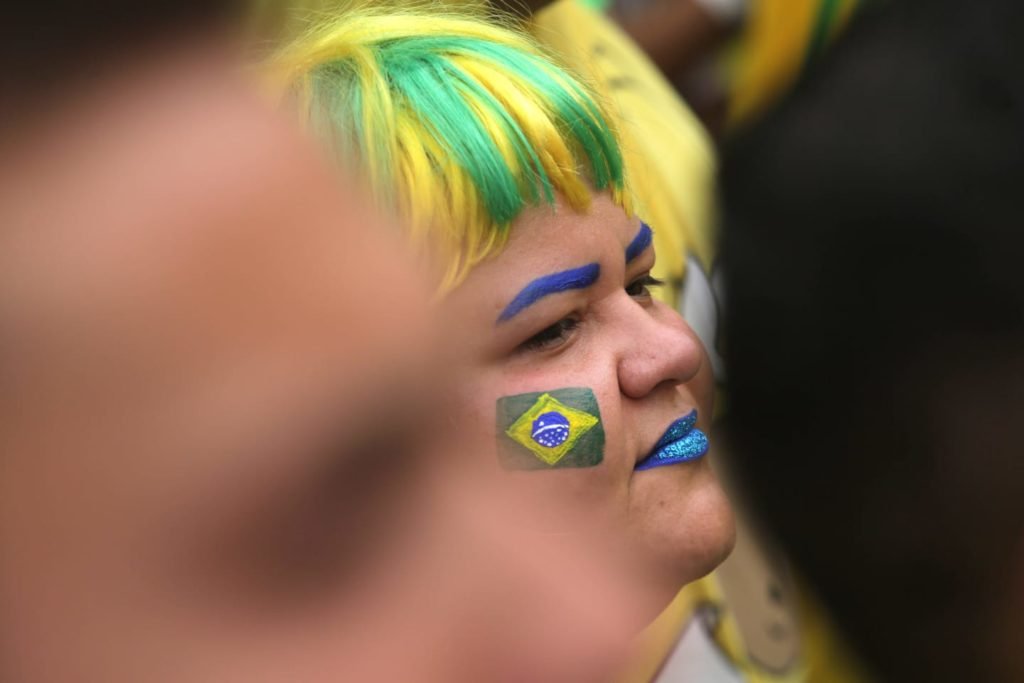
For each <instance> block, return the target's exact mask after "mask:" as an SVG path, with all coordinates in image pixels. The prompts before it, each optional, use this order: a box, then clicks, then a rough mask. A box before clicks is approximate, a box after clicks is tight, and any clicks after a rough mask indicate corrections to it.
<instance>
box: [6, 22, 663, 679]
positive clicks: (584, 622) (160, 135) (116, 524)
mask: <svg viewBox="0 0 1024 683" xmlns="http://www.w3.org/2000/svg"><path fill="white" fill-rule="evenodd" d="M182 45H187V42H186V41H184V40H179V41H177V42H176V46H177V47H176V48H175V49H174V50H171V51H169V52H159V53H153V54H148V55H136V57H135V59H133V60H132V61H131V67H130V68H128V67H126V68H125V69H123V70H119V71H116V72H111V73H104V74H102V76H101V77H99V78H98V79H97V80H96V81H95V82H92V83H89V84H82V85H81V87H80V88H79V89H78V91H77V92H75V93H70V92H69V93H68V94H67V98H66V99H65V101H64V102H63V104H62V108H60V109H59V110H54V111H51V112H49V113H48V114H47V115H46V116H42V117H40V118H39V120H38V121H37V124H36V125H35V126H34V127H33V128H32V129H26V130H24V131H21V132H20V133H21V134H20V135H19V136H18V137H17V139H16V140H14V139H6V140H2V141H0V142H2V143H3V145H4V152H5V154H3V155H2V156H0V158H2V160H3V163H2V165H0V181H2V182H0V225H2V226H3V229H2V231H0V347H2V354H0V358H2V360H0V372H2V374H3V381H2V382H0V414H2V415H3V416H4V417H3V421H2V423H0V680H17V681H27V682H29V683H38V682H42V681H68V680H77V681H104V682H113V683H119V682H121V681H126V682H127V681H133V682H135V681H246V682H247V683H251V682H254V681H282V680H301V681H321V680H324V681H328V680H330V681H336V680H395V681H398V680H401V681H446V682H448V681H480V680H489V681H492V680H497V681H501V680H535V681H563V680H569V681H589V680H599V679H600V678H601V677H602V676H603V672H607V671H609V670H611V669H612V668H613V667H614V666H615V665H616V663H617V661H618V660H617V658H618V657H619V655H621V654H622V643H623V642H624V640H625V637H626V635H627V634H628V633H629V631H630V630H631V629H632V628H634V627H635V625H636V624H637V623H638V621H639V619H640V616H639V615H638V614H636V613H635V612H636V611H637V610H636V608H635V607H634V605H637V604H643V596H641V595H639V594H637V593H636V592H635V591H632V590H630V586H631V584H630V583H628V582H627V581H626V577H625V576H624V575H623V573H622V572H620V571H618V570H617V569H615V566H616V565H615V562H614V561H613V559H612V558H611V557H609V556H608V555H607V554H605V553H603V552H601V551H600V549H599V548H597V547H596V546H593V545H586V544H584V543H582V542H578V540H579V537H578V536H572V537H570V538H564V539H550V538H546V537H544V536H539V535H537V534H535V533H531V532H530V531H529V528H530V526H531V525H530V524H526V525H524V524H522V522H523V520H524V519H526V520H529V519H530V514H529V513H527V512H524V511H523V510H522V505H519V504H517V503H516V501H515V500H514V499H511V498H509V496H510V495H511V492H509V491H506V490H505V489H503V488H501V487H500V486H499V485H497V484H496V483H495V482H492V481H491V480H490V479H488V478H486V477H485V476H482V475H480V474H479V473H478V472H476V471H475V470H474V468H473V467H472V466H471V465H470V464H469V463H472V462H475V461H476V459H474V458H464V457H460V455H462V454H464V453H466V452H469V453H472V452H473V450H474V448H473V445H472V443H471V442H467V441H465V440H461V441H459V443H458V446H459V447H458V448H455V447H453V444H452V443H450V442H447V441H445V439H444V435H443V434H439V433H438V430H437V429H436V428H435V427H436V425H437V424H438V422H439V420H438V419H437V418H438V412H439V410H440V403H439V400H438V399H439V397H440V396H443V395H445V393H446V392H445V390H444V386H445V385H444V382H445V381H446V378H447V377H448V376H449V375H451V374H452V372H451V368H448V367H447V366H445V365H444V364H443V363H442V362H441V361H440V360H439V359H438V358H437V356H436V355H435V352H434V351H435V346H434V339H435V335H434V332H433V328H432V320H431V319H430V318H429V317H427V315H426V314H425V313H424V311H426V310H428V306H427V305H426V301H425V300H424V296H425V295H424V292H426V291H427V288H426V287H424V286H423V285H422V283H421V282H420V281H419V280H418V279H417V277H416V275H415V271H414V269H413V268H412V267H411V264H410V262H408V261H406V260H403V259H402V258H401V252H400V250H399V249H398V247H397V245H396V244H394V243H392V242H391V241H390V240H389V239H388V236H389V235H390V234H391V233H392V232H393V231H392V230H390V229H389V226H387V225H384V224H382V221H381V219H380V218H379V217H378V216H377V215H375V214H374V213H372V212H370V211H369V210H367V209H366V208H365V207H364V205H363V204H362V202H361V201H360V200H359V199H358V198H357V197H353V196H351V195H349V194H348V193H344V192H339V186H340V187H344V183H339V182H338V178H337V177H336V176H334V175H333V174H332V173H330V172H328V171H327V170H326V169H327V167H326V165H325V164H322V163H321V161H320V160H319V159H318V158H317V156H316V155H315V154H314V153H313V152H312V148H311V147H310V146H308V145H307V144H306V141H305V140H303V139H301V138H300V137H299V136H298V135H296V134H295V133H294V132H293V131H292V129H291V128H290V127H289V125H286V123H285V122H284V119H283V118H279V117H278V116H277V115H275V114H271V113H270V110H269V109H268V108H267V107H265V106H264V104H263V102H262V101H261V100H259V98H257V97H255V96H254V95H253V90H252V88H251V87H250V84H248V83H246V82H244V81H243V80H242V79H241V78H239V77H238V76H237V74H236V72H235V71H236V70H235V64H236V63H235V62H234V61H233V59H232V58H230V57H229V56H228V55H226V54H224V52H223V51H222V50H220V49H217V48H211V47H210V46H206V47H202V46H196V45H190V46H188V47H187V49H185V50H184V51H182V47H181V46H182ZM382 254H386V255H387V257H386V258H384V257H382V256H381V255H382ZM410 339H413V340H415V341H416V343H414V344H410V343H408V341H409V340H410ZM492 417H493V416H492ZM539 510H540V511H547V512H545V513H544V514H550V515H552V516H557V515H558V512H557V511H556V510H554V509H553V508H551V507H550V506H545V505H542V506H541V507H540V508H539ZM551 566H558V567H560V570H561V572H568V573H569V575H572V576H575V577H577V578H576V579H575V580H574V581H572V582H566V581H564V580H562V578H561V577H562V575H561V574H559V575H553V574H552V573H551V572H550V571H549V568H550V567H551ZM597 596H601V599H598V598H597ZM454 643H457V644H458V645H457V646H453V644H454Z"/></svg>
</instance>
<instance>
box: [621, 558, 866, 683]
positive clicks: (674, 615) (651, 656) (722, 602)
mask: <svg viewBox="0 0 1024 683" xmlns="http://www.w3.org/2000/svg"><path fill="white" fill-rule="evenodd" d="M705 606H714V607H715V608H716V610H717V611H718V612H719V613H720V615H721V617H720V619H719V621H718V624H717V626H716V628H715V630H714V632H713V633H712V634H711V635H712V637H713V639H714V641H715V644H716V645H717V646H718V648H719V650H720V652H721V653H722V654H723V655H724V656H725V657H726V659H728V661H729V663H730V664H731V665H732V666H733V667H734V668H735V669H736V670H737V672H739V674H740V675H741V676H742V678H743V680H745V681H748V682H749V683H799V682H801V681H814V680H816V679H812V678H809V677H807V673H806V669H805V667H803V666H799V665H798V666H794V667H793V669H792V670H791V671H790V672H788V673H786V674H783V675H776V674H772V673H770V672H767V671H764V670H763V669H761V668H760V667H758V666H757V665H756V664H754V663H753V662H751V661H750V659H749V657H748V656H747V654H746V652H747V650H746V647H745V646H744V644H743V636H742V635H741V634H740V630H739V627H738V626H737V624H736V620H735V618H734V617H733V616H732V615H731V613H730V611H729V608H728V602H727V600H726V597H725V594H724V593H723V591H722V587H721V585H720V583H719V581H718V579H717V578H716V577H715V574H714V572H712V573H711V574H709V575H708V576H705V577H704V578H703V579H700V580H699V581H695V582H694V583H691V584H689V585H687V586H686V587H684V588H683V589H682V590H681V591H680V592H679V593H678V594H677V595H676V597H675V599H674V600H673V601H672V603H671V604H670V605H669V606H668V607H667V608H666V609H665V610H664V611H663V612H662V613H661V614H660V615H659V616H658V618H657V619H656V620H655V621H654V622H653V623H652V624H651V625H650V626H648V627H647V628H646V629H645V630H644V632H643V633H642V634H641V635H640V639H639V647H638V656H637V658H636V660H635V661H634V662H633V665H632V667H631V668H630V669H629V670H628V671H627V672H626V674H625V675H624V676H623V677H621V678H620V679H619V680H620V683H651V681H654V680H655V679H656V676H657V675H658V671H659V670H660V669H661V666H662V664H663V663H664V661H665V658H666V656H667V655H668V654H670V653H671V651H672V649H673V648H674V647H675V645H676V643H677V642H678V640H679V637H680V634H681V633H682V632H683V630H684V629H685V628H686V626H687V625H688V624H690V622H691V621H693V620H694V619H695V618H696V614H697V611H698V609H700V608H701V607H705ZM819 680H830V679H819ZM836 680H842V681H843V683H853V681H852V680H851V681H846V679H836Z"/></svg>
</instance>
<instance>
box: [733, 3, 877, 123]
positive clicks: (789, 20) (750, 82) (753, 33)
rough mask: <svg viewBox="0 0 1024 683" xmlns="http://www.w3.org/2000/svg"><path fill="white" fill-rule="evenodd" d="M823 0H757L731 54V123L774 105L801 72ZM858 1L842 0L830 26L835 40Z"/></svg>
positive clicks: (752, 4)
mask: <svg viewBox="0 0 1024 683" xmlns="http://www.w3.org/2000/svg"><path fill="white" fill-rule="evenodd" d="M823 4H824V2H823V0H753V1H752V2H751V3H750V10H749V14H748V17H747V21H746V23H745V24H744V28H743V31H742V33H741V35H740V36H739V38H738V40H737V45H736V46H735V48H734V49H735V53H734V54H733V55H731V56H730V58H729V61H730V66H729V69H728V70H729V71H730V72H731V73H730V76H729V81H730V83H731V85H730V89H729V90H730V96H729V110H728V118H729V121H728V123H729V125H730V126H737V125H740V124H742V123H744V122H746V121H748V120H750V119H751V118H752V117H753V116H755V115H756V114H758V113H759V112H761V111H763V110H764V109H765V108H766V107H768V106H770V105H771V104H772V103H773V102H774V101H775V100H776V99H777V98H778V97H779V96H780V95H781V94H782V93H784V92H785V91H786V89H788V88H789V87H790V86H791V85H792V84H793V83H794V82H795V80H796V78H797V77H798V76H799V75H800V71H801V70H802V69H803V66H804V62H805V60H806V58H807V52H808V47H809V46H810V43H811V39H812V35H813V33H814V30H815V25H816V22H817V21H818V16H819V13H820V12H821V11H822V6H823ZM856 5H857V0H840V1H839V4H838V7H837V10H836V15H835V18H834V20H833V22H832V23H830V24H829V26H828V39H829V40H831V39H832V38H834V37H835V36H836V34H837V33H838V32H839V31H841V30H842V28H843V27H844V26H845V25H846V23H847V22H848V21H849V18H850V16H851V15H852V14H853V10H854V8H855V7H856Z"/></svg>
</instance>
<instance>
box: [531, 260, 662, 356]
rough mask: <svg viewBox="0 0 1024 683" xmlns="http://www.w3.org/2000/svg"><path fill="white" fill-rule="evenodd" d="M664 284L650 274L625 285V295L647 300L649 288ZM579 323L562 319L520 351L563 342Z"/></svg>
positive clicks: (649, 294) (574, 320) (540, 333)
mask: <svg viewBox="0 0 1024 683" xmlns="http://www.w3.org/2000/svg"><path fill="white" fill-rule="evenodd" d="M664 284H665V282H664V281H663V280H659V279H658V278H656V277H653V276H651V274H650V273H648V274H646V275H643V276H642V277H639V278H637V279H636V280H633V282H630V283H629V284H628V285H626V293H627V294H629V296H631V297H633V298H635V299H649V298H650V296H651V292H650V288H651V287H661V286H662V285H664ZM579 325H580V321H579V319H578V318H574V317H568V318H562V319H561V320H559V321H558V322H557V323H555V324H554V325H549V326H548V327H545V328H544V329H543V330H541V331H540V332H538V333H537V334H535V335H533V336H532V337H530V338H529V339H527V340H526V341H525V342H523V343H522V344H520V345H519V349H520V350H521V351H543V350H544V349H548V348H551V347H553V346H555V345H557V344H560V343H561V342H563V341H565V339H566V338H567V337H569V335H571V334H572V333H573V332H574V331H575V330H576V328H577V327H579Z"/></svg>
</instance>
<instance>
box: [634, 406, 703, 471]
mask: <svg viewBox="0 0 1024 683" xmlns="http://www.w3.org/2000/svg"><path fill="white" fill-rule="evenodd" d="M696 422H697V411H694V412H692V413H690V414H689V415H687V416H686V417H682V418H680V419H678V420H676V421H675V422H673V423H672V424H671V425H669V428H668V429H667V430H665V434H664V436H662V437H661V440H660V441H659V442H658V445H657V446H655V448H654V450H653V451H651V454H650V455H648V456H647V457H646V458H644V459H643V460H641V461H640V462H638V463H637V464H636V466H635V467H634V468H633V470H634V471H637V472H639V471H641V470H651V469H654V468H655V467H665V466H668V465H676V464H679V463H681V462H692V461H694V460H698V459H699V458H702V457H703V456H704V455H705V454H706V453H707V452H708V447H709V443H708V437H707V435H706V434H705V433H704V432H702V431H701V430H699V429H697V428H696V427H695V426H694V425H695V424H696Z"/></svg>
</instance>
